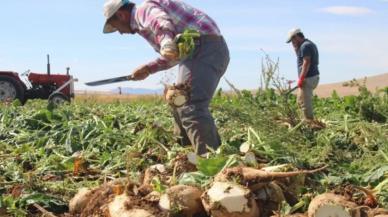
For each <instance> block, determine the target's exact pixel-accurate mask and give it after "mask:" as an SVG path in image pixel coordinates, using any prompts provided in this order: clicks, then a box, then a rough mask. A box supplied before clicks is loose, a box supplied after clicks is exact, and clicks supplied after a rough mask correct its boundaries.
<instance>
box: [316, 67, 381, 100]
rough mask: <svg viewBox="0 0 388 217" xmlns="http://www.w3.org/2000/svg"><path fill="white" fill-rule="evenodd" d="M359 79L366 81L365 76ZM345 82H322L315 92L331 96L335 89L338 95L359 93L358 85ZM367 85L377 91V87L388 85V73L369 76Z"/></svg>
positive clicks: (319, 94)
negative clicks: (346, 85)
mask: <svg viewBox="0 0 388 217" xmlns="http://www.w3.org/2000/svg"><path fill="white" fill-rule="evenodd" d="M358 81H359V82H360V83H362V82H363V81H364V78H360V79H358ZM345 82H346V81H345ZM343 83H344V82H340V83H333V84H321V85H319V86H318V88H317V89H316V90H315V93H316V94H317V95H318V96H320V97H328V96H330V95H331V93H332V92H333V90H336V91H337V93H338V95H340V96H346V95H355V94H357V93H358V89H357V87H353V88H350V87H344V86H343ZM366 86H367V87H368V89H369V90H371V91H375V90H376V89H379V88H384V87H388V73H385V74H381V75H377V76H370V77H367V80H366Z"/></svg>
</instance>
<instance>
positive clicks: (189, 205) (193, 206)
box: [159, 185, 205, 217]
mask: <svg viewBox="0 0 388 217" xmlns="http://www.w3.org/2000/svg"><path fill="white" fill-rule="evenodd" d="M201 195H202V191H201V190H199V189H198V188H195V187H191V186H185V185H177V186H173V187H171V188H169V189H168V190H167V191H166V193H165V194H163V195H162V196H161V198H160V201H159V206H160V208H161V209H163V210H164V211H168V212H169V213H170V215H172V216H174V215H178V214H183V215H185V216H188V217H191V216H193V215H195V214H199V213H204V212H205V209H204V208H203V205H202V202H201Z"/></svg>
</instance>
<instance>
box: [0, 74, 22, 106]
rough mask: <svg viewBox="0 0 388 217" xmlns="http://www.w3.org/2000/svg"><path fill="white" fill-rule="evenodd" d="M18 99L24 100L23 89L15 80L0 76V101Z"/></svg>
mask: <svg viewBox="0 0 388 217" xmlns="http://www.w3.org/2000/svg"><path fill="white" fill-rule="evenodd" d="M15 99H19V100H20V102H22V103H23V102H24V89H23V87H22V86H21V85H20V84H19V83H18V81H17V80H15V79H14V78H11V77H5V76H0V102H12V101H14V100H15Z"/></svg>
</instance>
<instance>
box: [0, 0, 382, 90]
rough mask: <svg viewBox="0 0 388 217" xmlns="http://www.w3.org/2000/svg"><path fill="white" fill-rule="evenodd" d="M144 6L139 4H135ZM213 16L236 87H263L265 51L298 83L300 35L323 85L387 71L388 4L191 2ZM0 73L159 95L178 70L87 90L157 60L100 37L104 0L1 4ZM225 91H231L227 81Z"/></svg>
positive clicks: (135, 39)
mask: <svg viewBox="0 0 388 217" xmlns="http://www.w3.org/2000/svg"><path fill="white" fill-rule="evenodd" d="M134 2H135V3H140V2H142V1H141V0H136V1H134ZM186 2H187V3H189V4H191V5H193V6H195V7H197V8H199V9H201V10H202V11H204V12H206V13H207V14H209V15H210V16H211V17H212V18H213V19H214V20H215V21H216V22H217V24H218V25H219V28H220V29H221V32H222V34H223V36H224V37H225V39H226V41H227V43H228V46H229V49H230V53H231V62H230V65H229V68H228V70H227V72H226V74H225V77H226V78H227V79H228V80H230V81H231V82H232V83H233V84H234V85H235V86H236V87H238V88H240V89H254V88H257V87H259V86H260V73H261V60H262V58H263V57H264V55H265V54H264V52H263V51H265V53H267V54H268V55H269V56H271V58H272V59H274V60H276V59H279V63H280V74H281V75H282V76H284V77H285V78H287V79H290V80H296V79H297V67H296V57H295V53H294V51H293V49H292V48H291V45H290V44H286V43H285V40H286V38H287V32H288V31H289V30H290V29H291V28H294V27H299V28H301V29H302V31H303V32H304V34H305V35H306V37H307V38H309V39H310V40H312V41H313V42H315V43H316V44H317V46H318V49H319V52H320V71H321V83H332V82H339V81H345V80H351V79H353V78H362V77H365V76H369V75H377V74H381V73H386V72H388V0H335V1H334V0H245V1H232V0H223V1H221V0H186ZM1 3H2V5H1V7H0V27H1V28H2V30H1V31H0V32H1V34H0V70H2V71H6V70H11V71H15V72H19V73H23V72H25V71H26V70H28V69H30V70H31V71H33V72H41V73H45V72H46V54H50V56H51V71H52V72H53V73H65V72H66V67H70V68H71V70H70V72H71V73H72V74H73V76H74V77H76V78H78V79H79V82H77V83H76V85H75V87H76V89H78V90H113V89H115V88H117V87H119V86H120V87H131V88H150V89H158V88H161V87H162V85H161V81H162V80H166V77H167V78H170V80H171V79H173V77H174V76H175V75H176V72H177V69H176V68H173V69H170V70H168V71H167V72H159V73H158V74H156V75H152V76H151V77H149V78H148V79H147V80H145V81H141V82H124V83H119V84H113V85H106V86H100V87H94V88H89V87H87V86H85V85H84V83H85V82H88V81H94V80H99V79H106V78H110V77H117V76H123V75H129V74H131V72H132V70H133V69H135V68H136V67H137V66H140V65H142V64H145V63H148V62H149V61H151V60H153V59H155V58H156V57H157V56H158V54H157V53H156V52H155V51H154V50H153V49H152V47H151V46H150V45H149V44H148V43H147V42H146V41H145V40H144V39H143V38H141V37H140V36H138V35H134V36H133V35H120V34H117V33H114V34H102V27H103V24H104V21H105V19H104V16H103V10H102V8H103V7H102V6H103V4H104V0H66V1H58V0H22V1H15V0H2V1H1ZM220 87H222V88H223V89H229V87H228V85H227V84H226V83H225V81H221V83H220Z"/></svg>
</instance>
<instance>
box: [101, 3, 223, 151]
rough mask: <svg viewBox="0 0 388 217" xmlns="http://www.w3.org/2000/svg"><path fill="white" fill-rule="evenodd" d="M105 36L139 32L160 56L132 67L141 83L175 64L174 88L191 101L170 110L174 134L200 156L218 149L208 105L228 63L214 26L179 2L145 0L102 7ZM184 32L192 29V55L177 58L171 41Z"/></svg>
mask: <svg viewBox="0 0 388 217" xmlns="http://www.w3.org/2000/svg"><path fill="white" fill-rule="evenodd" d="M104 15H105V17H106V23H105V26H104V31H103V32H104V33H111V32H115V31H118V32H119V33H120V34H136V33H137V34H139V35H141V36H142V37H143V38H144V39H146V40H147V41H148V42H149V43H150V44H151V46H152V47H153V48H154V49H155V51H156V52H158V53H159V54H160V55H161V56H160V57H159V58H157V59H156V60H154V61H151V62H150V63H148V64H145V65H143V66H140V67H139V68H138V69H136V70H135V71H134V72H133V73H132V76H133V77H134V79H135V80H144V79H146V78H147V77H148V76H149V75H151V74H154V73H156V72H158V71H162V70H166V69H169V68H171V67H173V66H175V65H177V64H179V74H178V81H177V84H178V85H179V84H184V85H188V86H190V88H191V92H190V93H189V95H190V100H189V101H188V102H187V103H186V104H185V105H184V106H182V107H179V108H173V115H174V120H175V130H174V132H175V133H176V134H178V135H179V136H180V138H181V139H180V143H181V145H192V146H193V147H194V149H195V150H196V153H197V154H198V155H203V154H206V153H207V152H208V150H209V148H210V149H213V150H216V149H217V148H218V147H219V146H220V145H221V140H220V136H219V135H218V132H217V128H216V126H215V123H214V120H213V118H212V116H211V113H210V111H209V104H210V101H211V99H212V97H213V94H214V92H215V90H216V88H217V86H218V83H219V81H220V78H221V77H222V76H223V74H224V73H225V71H226V69H227V66H228V64H229V50H228V47H227V45H226V42H225V40H224V38H223V37H222V36H221V33H220V30H219V28H218V27H217V24H216V23H215V22H214V21H213V20H212V19H211V18H210V17H209V16H208V15H206V14H205V13H203V12H202V11H200V10H198V9H196V8H193V7H192V6H190V5H188V4H186V3H184V2H183V1H180V0H145V1H144V2H143V3H142V4H140V5H135V4H134V3H132V2H130V1H128V0H108V1H107V2H106V3H105V5H104ZM186 29H191V30H196V31H198V32H199V33H200V35H201V36H200V37H199V38H198V39H196V41H195V43H196V48H195V50H194V53H193V54H192V55H191V56H189V57H187V58H185V59H179V52H178V48H177V45H176V43H175V42H174V39H175V37H176V36H177V35H178V34H180V33H183V32H184V31H185V30H186Z"/></svg>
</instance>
